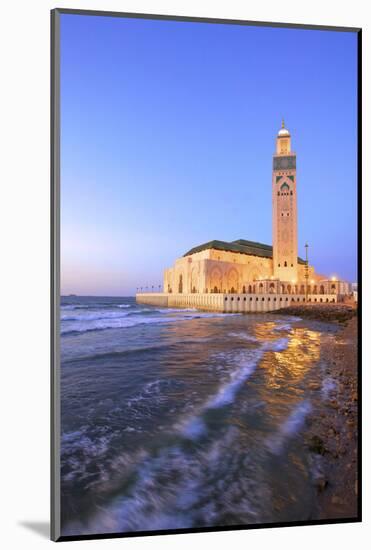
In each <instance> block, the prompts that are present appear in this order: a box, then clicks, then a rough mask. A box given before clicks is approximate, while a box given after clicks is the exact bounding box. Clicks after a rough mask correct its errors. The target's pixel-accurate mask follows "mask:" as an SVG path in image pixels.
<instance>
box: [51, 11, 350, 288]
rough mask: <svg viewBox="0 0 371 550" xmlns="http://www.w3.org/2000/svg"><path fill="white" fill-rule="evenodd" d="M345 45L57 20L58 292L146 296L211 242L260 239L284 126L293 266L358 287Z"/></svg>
mask: <svg viewBox="0 0 371 550" xmlns="http://www.w3.org/2000/svg"><path fill="white" fill-rule="evenodd" d="M356 78H357V37H356V34H355V33H352V32H330V31H312V30H298V29H277V28H263V27H249V26H235V25H230V26H228V25H224V24H221V25H219V24H218V25H215V24H208V23H202V24H200V23H192V22H175V21H155V20H153V21H151V20H136V19H123V18H111V17H100V16H81V15H71V14H68V15H67V14H63V15H62V16H61V268H62V293H64V294H68V293H75V294H92V295H112V296H113V295H121V296H123V295H132V294H134V293H135V291H136V287H138V286H139V287H140V286H147V285H148V286H151V285H156V286H158V285H159V284H160V283H161V282H162V272H163V269H164V268H165V267H169V266H170V265H172V263H173V262H174V260H175V259H176V258H177V257H179V256H181V255H182V254H184V253H185V252H186V251H187V250H189V249H190V248H192V247H193V246H196V245H197V244H200V243H202V242H206V241H209V240H212V239H220V240H226V241H229V240H235V239H239V238H244V239H250V240H254V241H260V242H263V243H271V242H272V221H271V177H272V173H271V171H272V154H273V153H274V147H275V137H276V134H277V131H278V130H279V128H280V124H281V119H282V117H284V118H285V121H286V126H287V127H288V128H289V130H290V132H291V135H292V147H293V149H294V151H295V152H296V153H297V182H298V183H297V185H298V231H299V235H298V237H299V255H302V256H303V255H304V244H305V242H306V241H308V243H309V256H310V263H311V264H313V265H314V266H315V268H316V270H317V271H319V272H320V273H324V274H326V275H333V274H336V275H337V276H339V277H342V278H345V279H348V280H352V281H353V280H356V267H357V265H356V264H357V257H356V248H357V216H356V203H357V164H356V153H357V120H356V115H357V97H356V93H357V88H356V82H357V81H356Z"/></svg>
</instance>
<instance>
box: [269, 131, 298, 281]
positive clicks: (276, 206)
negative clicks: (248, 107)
mask: <svg viewBox="0 0 371 550" xmlns="http://www.w3.org/2000/svg"><path fill="white" fill-rule="evenodd" d="M272 203H273V224H272V225H273V271H274V277H276V278H278V279H280V280H281V281H288V282H290V283H292V282H296V281H297V277H298V233H297V211H296V155H295V153H292V152H291V136H290V132H289V131H288V130H287V128H285V123H284V121H282V128H281V129H280V131H279V132H278V135H277V140H276V154H275V155H273V178H272Z"/></svg>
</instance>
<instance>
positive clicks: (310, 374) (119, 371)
mask: <svg viewBox="0 0 371 550" xmlns="http://www.w3.org/2000/svg"><path fill="white" fill-rule="evenodd" d="M61 333H62V336H61V354H62V368H61V396H62V403H61V405H62V441H61V448H62V455H61V484H62V533H63V534H75V535H76V534H88V533H99V532H123V531H137V530H141V531H143V530H155V529H175V528H188V527H205V526H206V527H207V526H223V525H238V524H251V523H266V522H269V523H271V522H282V521H299V520H307V519H310V518H311V516H312V514H313V513H314V510H315V506H316V492H315V489H314V487H313V483H312V479H311V463H310V457H309V456H308V452H307V450H306V448H305V446H304V444H303V440H302V437H301V434H302V431H303V429H304V428H305V423H306V421H307V418H308V415H310V413H312V412H315V411H316V409H317V408H318V406H319V404H320V402H321V399H324V398H325V397H326V396H327V392H328V391H329V388H330V387H331V381H329V380H328V379H326V376H325V374H324V372H325V369H324V368H323V364H322V363H321V344H322V343H323V342H324V341H326V340H328V339H332V338H334V329H333V328H331V327H330V326H329V325H325V324H321V323H314V322H305V323H304V322H303V321H300V319H298V318H295V317H288V316H283V315H282V316H281V315H276V314H275V315H273V314H250V315H240V314H235V315H231V314H218V313H207V312H200V311H196V310H180V309H162V308H156V307H151V306H147V305H137V304H136V303H135V300H134V299H133V298H79V297H69V298H63V299H62V307H61Z"/></svg>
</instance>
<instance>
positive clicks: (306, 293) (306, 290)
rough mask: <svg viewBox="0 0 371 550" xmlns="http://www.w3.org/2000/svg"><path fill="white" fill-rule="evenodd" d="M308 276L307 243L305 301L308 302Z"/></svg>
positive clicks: (306, 250)
mask: <svg viewBox="0 0 371 550" xmlns="http://www.w3.org/2000/svg"><path fill="white" fill-rule="evenodd" d="M308 277H309V266H308V243H305V303H307V301H308Z"/></svg>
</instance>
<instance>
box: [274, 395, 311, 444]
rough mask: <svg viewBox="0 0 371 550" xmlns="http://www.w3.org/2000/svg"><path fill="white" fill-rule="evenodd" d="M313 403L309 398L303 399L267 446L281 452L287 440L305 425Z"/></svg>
mask: <svg viewBox="0 0 371 550" xmlns="http://www.w3.org/2000/svg"><path fill="white" fill-rule="evenodd" d="M311 409H312V405H311V403H310V401H309V400H308V399H305V400H304V401H301V402H300V403H299V404H298V405H297V406H296V407H295V408H294V409H293V411H292V412H291V414H290V415H289V416H288V418H287V419H286V420H285V421H284V422H283V423H282V424H281V426H280V427H279V429H278V431H277V433H275V434H274V435H273V436H272V437H270V438H269V439H268V441H267V447H268V448H269V450H270V451H271V452H272V453H274V454H279V453H280V452H281V451H282V449H283V447H284V445H285V443H286V441H287V440H288V439H290V438H291V437H292V436H293V435H295V434H296V433H297V432H298V431H299V430H300V429H301V428H302V426H303V425H304V421H305V418H306V416H307V414H308V413H309V412H310V411H311Z"/></svg>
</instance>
